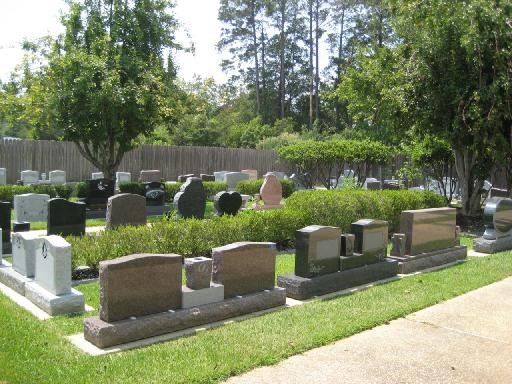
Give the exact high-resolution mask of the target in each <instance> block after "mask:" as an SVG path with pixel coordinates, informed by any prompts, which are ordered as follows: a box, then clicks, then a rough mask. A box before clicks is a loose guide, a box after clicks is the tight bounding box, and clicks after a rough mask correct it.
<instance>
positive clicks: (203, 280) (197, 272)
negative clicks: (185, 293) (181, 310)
mask: <svg viewBox="0 0 512 384" xmlns="http://www.w3.org/2000/svg"><path fill="white" fill-rule="evenodd" d="M212 265H213V261H212V259H210V258H208V257H203V256H199V257H192V258H188V259H185V277H186V286H187V287H188V288H190V289H205V288H210V282H211V280H212Z"/></svg>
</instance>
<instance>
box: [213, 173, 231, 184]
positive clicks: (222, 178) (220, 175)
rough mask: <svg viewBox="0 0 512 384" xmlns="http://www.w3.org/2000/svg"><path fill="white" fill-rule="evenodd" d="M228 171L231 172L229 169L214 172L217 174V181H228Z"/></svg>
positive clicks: (214, 174)
mask: <svg viewBox="0 0 512 384" xmlns="http://www.w3.org/2000/svg"><path fill="white" fill-rule="evenodd" d="M226 173H229V171H218V172H213V176H215V181H221V182H225V181H226V178H225V176H226Z"/></svg>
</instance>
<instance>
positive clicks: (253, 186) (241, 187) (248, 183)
mask: <svg viewBox="0 0 512 384" xmlns="http://www.w3.org/2000/svg"><path fill="white" fill-rule="evenodd" d="M280 181H281V185H282V187H283V197H284V198H287V197H289V196H290V195H291V194H292V193H293V191H294V187H295V185H294V183H293V181H291V180H280ZM262 185H263V179H257V180H242V181H239V182H238V183H237V184H236V190H237V192H239V193H241V194H244V195H255V194H257V193H260V189H261V186H262Z"/></svg>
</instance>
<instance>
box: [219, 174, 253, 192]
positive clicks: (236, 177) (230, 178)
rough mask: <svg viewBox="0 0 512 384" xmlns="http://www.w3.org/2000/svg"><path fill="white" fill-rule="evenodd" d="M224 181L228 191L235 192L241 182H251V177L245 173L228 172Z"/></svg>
mask: <svg viewBox="0 0 512 384" xmlns="http://www.w3.org/2000/svg"><path fill="white" fill-rule="evenodd" d="M224 179H225V181H226V183H227V184H228V191H234V190H235V189H236V185H237V183H238V182H239V181H242V180H249V175H248V174H247V173H244V172H228V173H226V174H225V175H224Z"/></svg>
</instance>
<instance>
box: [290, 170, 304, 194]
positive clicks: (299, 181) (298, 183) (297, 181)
mask: <svg viewBox="0 0 512 384" xmlns="http://www.w3.org/2000/svg"><path fill="white" fill-rule="evenodd" d="M290 180H291V181H293V183H294V185H295V189H296V190H298V191H300V190H303V189H306V187H305V186H304V179H303V177H301V176H300V175H297V174H295V173H294V174H292V175H291V176H290Z"/></svg>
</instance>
